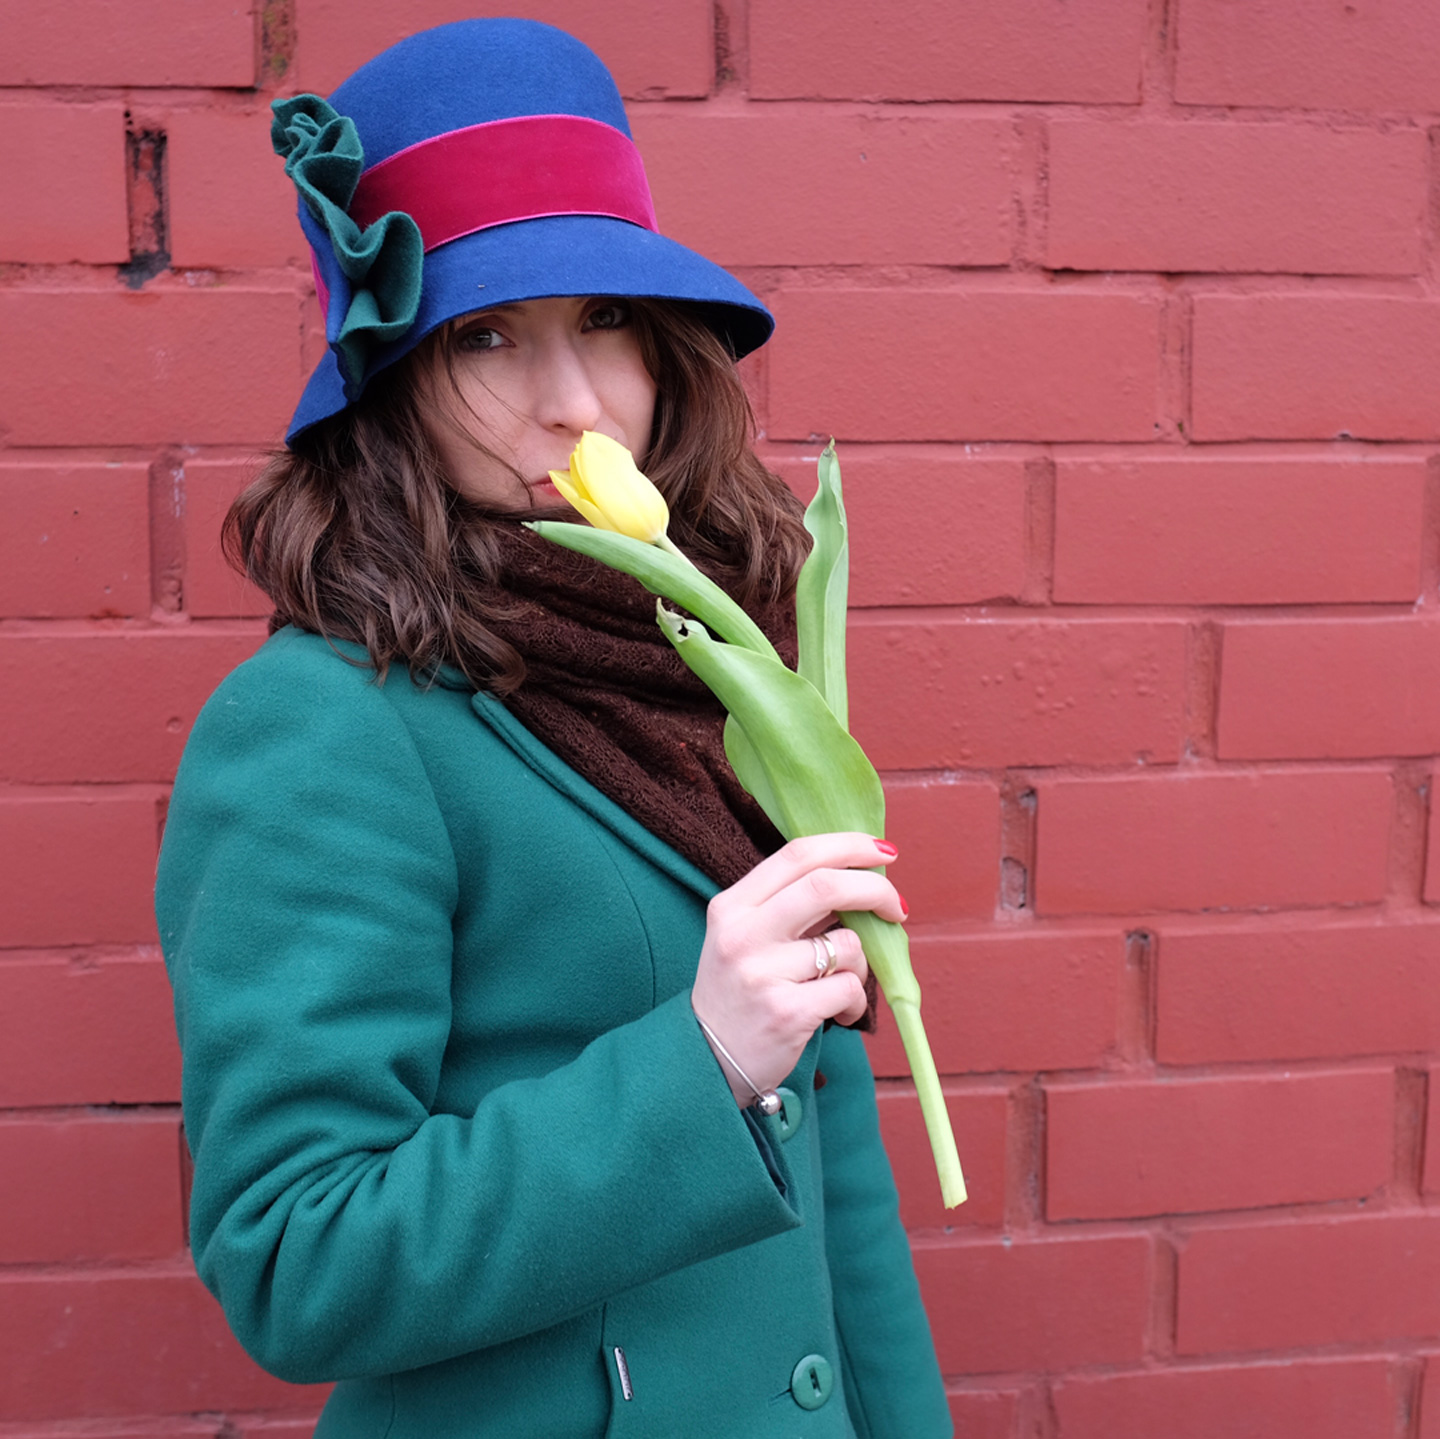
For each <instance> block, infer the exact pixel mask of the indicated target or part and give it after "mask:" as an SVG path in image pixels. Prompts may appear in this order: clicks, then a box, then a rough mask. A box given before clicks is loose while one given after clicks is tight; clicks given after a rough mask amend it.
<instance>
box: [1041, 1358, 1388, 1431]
mask: <svg viewBox="0 0 1440 1439" xmlns="http://www.w3.org/2000/svg"><path fill="white" fill-rule="evenodd" d="M1053 1394H1054V1406H1055V1414H1056V1418H1057V1419H1058V1421H1059V1428H1058V1433H1059V1434H1060V1436H1061V1439H1153V1436H1155V1435H1159V1434H1163V1435H1165V1436H1166V1439H1214V1436H1215V1435H1218V1434H1223V1435H1224V1436H1225V1439H1274V1436H1276V1435H1281V1434H1303V1435H1305V1436H1306V1439H1392V1436H1393V1435H1394V1433H1395V1395H1396V1389H1395V1388H1394V1387H1392V1377H1391V1361H1390V1360H1388V1359H1368V1358H1367V1359H1322V1360H1295V1359H1291V1360H1287V1361H1286V1362H1285V1363H1283V1364H1245V1365H1215V1366H1208V1365H1207V1366H1204V1367H1199V1368H1186V1369H1170V1370H1158V1371H1154V1372H1150V1373H1142V1374H1096V1375H1089V1374H1086V1375H1067V1376H1066V1377H1065V1378H1063V1379H1062V1380H1061V1381H1060V1383H1058V1384H1057V1385H1056V1386H1055V1388H1054V1391H1053Z"/></svg>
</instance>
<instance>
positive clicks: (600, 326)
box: [585, 300, 630, 330]
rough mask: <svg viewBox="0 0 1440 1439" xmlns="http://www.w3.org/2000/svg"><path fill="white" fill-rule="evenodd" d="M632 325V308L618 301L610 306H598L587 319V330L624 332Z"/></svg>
mask: <svg viewBox="0 0 1440 1439" xmlns="http://www.w3.org/2000/svg"><path fill="white" fill-rule="evenodd" d="M629 323H630V306H629V305H624V304H621V303H620V302H619V301H618V300H617V301H616V302H614V303H613V304H609V305H597V306H596V307H595V308H594V309H593V310H591V311H590V313H589V314H588V315H587V316H586V317H585V328H586V329H587V330H623V329H624V328H625V326H626V325H628V324H629Z"/></svg>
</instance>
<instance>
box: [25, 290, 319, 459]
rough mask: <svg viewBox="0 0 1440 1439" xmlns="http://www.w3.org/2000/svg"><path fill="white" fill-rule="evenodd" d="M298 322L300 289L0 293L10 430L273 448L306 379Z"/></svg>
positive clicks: (31, 441)
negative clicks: (301, 358) (220, 340)
mask: <svg viewBox="0 0 1440 1439" xmlns="http://www.w3.org/2000/svg"><path fill="white" fill-rule="evenodd" d="M299 320H300V302H299V298H298V296H297V294H296V293H295V292H294V291H293V290H276V289H249V288H244V287H241V286H234V287H230V286H227V287H224V288H214V289H203V288H179V285H178V282H175V283H173V284H167V283H163V282H159V281H157V282H155V283H154V284H152V285H151V286H148V287H147V288H146V289H144V290H141V291H135V292H130V291H123V290H111V289H107V290H50V291H44V290H10V291H5V292H0V428H3V429H5V430H6V431H8V437H9V442H10V443H11V444H12V445H56V444H64V445H148V444H169V443H176V444H179V443H193V444H203V443H213V444H273V443H275V442H277V441H278V439H279V437H280V436H281V435H282V434H283V433H284V430H285V426H286V425H287V423H288V422H289V419H290V413H291V410H292V408H293V406H294V404H295V402H296V400H297V399H298V398H299V394H300V389H301V386H302V384H303V382H304V378H305V377H304V376H303V375H302V374H301V371H300V326H299ZM222 336H223V344H221V343H220V342H219V339H218V338H217V337H222Z"/></svg>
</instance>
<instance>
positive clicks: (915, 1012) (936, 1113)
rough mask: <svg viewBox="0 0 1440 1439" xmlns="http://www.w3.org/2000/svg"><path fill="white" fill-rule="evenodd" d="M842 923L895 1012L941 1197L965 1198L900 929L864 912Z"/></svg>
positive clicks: (950, 1202)
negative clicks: (857, 942) (856, 941)
mask: <svg viewBox="0 0 1440 1439" xmlns="http://www.w3.org/2000/svg"><path fill="white" fill-rule="evenodd" d="M840 921H841V923H842V924H843V925H844V926H845V928H846V929H850V930H853V931H854V932H855V933H856V934H857V935H859V937H860V943H861V945H862V946H863V948H864V950H865V958H866V959H867V960H868V961H869V964H870V968H871V970H872V971H873V972H874V975H875V978H876V979H877V980H879V982H880V992H881V993H882V994H883V995H884V996H885V1002H886V1003H887V1004H888V1005H889V1006H890V1012H891V1014H893V1015H894V1016H895V1027H896V1028H897V1029H898V1030H899V1031H900V1043H901V1044H902V1045H903V1046H904V1047H905V1059H906V1062H907V1063H908V1064H909V1066H910V1076H911V1078H912V1079H913V1080H914V1081H915V1092H916V1094H917V1095H918V1096H919V1099H920V1115H921V1118H923V1119H924V1121H925V1133H926V1134H928V1135H929V1136H930V1150H931V1153H932V1154H933V1155H934V1156H935V1172H936V1174H938V1175H939V1177H940V1197H941V1199H942V1200H943V1202H944V1204H945V1207H946V1209H953V1208H954V1207H955V1206H956V1205H957V1204H964V1202H965V1175H964V1173H963V1172H962V1171H961V1168H960V1155H959V1153H958V1151H957V1150H956V1148H955V1133H954V1131H953V1130H952V1129H951V1127H950V1111H949V1110H948V1109H947V1108H946V1107H945V1095H944V1093H943V1092H942V1091H941V1089H940V1076H939V1074H938V1073H937V1072H936V1069H935V1056H934V1055H933V1054H931V1052H930V1040H929V1038H928V1037H927V1036H926V1033H925V1025H924V1023H923V1022H922V1021H921V1019H920V985H919V982H918V981H917V980H916V978H915V971H914V970H913V969H912V968H911V967H910V941H909V939H908V938H907V937H906V934H905V931H904V930H903V929H902V928H901V927H900V926H899V925H898V924H892V923H891V922H890V921H889V920H887V919H881V918H880V917H879V916H878V915H876V914H871V913H870V912H869V911H868V910H866V911H860V912H857V913H852V914H842V915H841V916H840Z"/></svg>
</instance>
